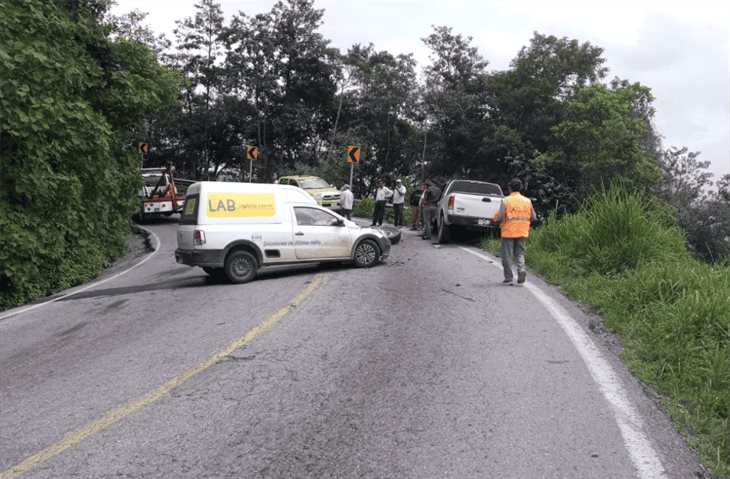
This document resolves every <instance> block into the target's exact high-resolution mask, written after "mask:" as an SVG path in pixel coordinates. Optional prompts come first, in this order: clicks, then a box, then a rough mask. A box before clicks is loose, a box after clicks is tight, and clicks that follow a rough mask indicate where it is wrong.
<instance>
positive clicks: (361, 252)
mask: <svg viewBox="0 0 730 479" xmlns="http://www.w3.org/2000/svg"><path fill="white" fill-rule="evenodd" d="M354 256H355V260H354V261H355V266H357V267H358V268H369V267H371V266H373V265H375V264H376V263H377V262H378V260H379V259H380V250H379V249H378V245H376V244H375V241H373V240H371V239H364V240H362V241H361V242H360V243H359V244H358V245H357V246H355V255H354Z"/></svg>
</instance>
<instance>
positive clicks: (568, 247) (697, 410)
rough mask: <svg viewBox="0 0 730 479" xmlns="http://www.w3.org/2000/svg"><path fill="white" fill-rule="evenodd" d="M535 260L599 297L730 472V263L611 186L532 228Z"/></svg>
mask: <svg viewBox="0 0 730 479" xmlns="http://www.w3.org/2000/svg"><path fill="white" fill-rule="evenodd" d="M526 256H527V261H528V264H529V265H530V267H531V268H533V269H534V270H535V271H537V272H539V273H541V274H542V275H543V276H544V277H545V278H546V279H547V280H548V281H550V282H553V283H556V284H559V285H560V286H561V289H562V290H563V291H565V292H566V293H567V294H568V295H569V296H571V297H573V298H575V299H577V300H579V301H581V302H583V303H584V304H587V305H590V306H593V307H594V308H596V310H597V311H598V312H599V313H600V314H601V316H602V317H603V319H604V324H605V326H606V327H607V328H609V329H610V330H612V331H615V332H616V333H618V334H619V336H620V337H621V342H622V345H623V347H624V350H623V357H624V359H625V360H626V361H627V363H628V364H629V366H630V367H631V369H632V370H633V371H634V373H635V374H636V375H637V376H638V377H639V378H640V379H641V380H643V381H644V382H646V383H647V384H649V385H651V387H652V388H653V389H654V390H655V391H656V393H657V394H658V395H659V398H660V399H661V401H662V405H663V407H664V408H665V410H666V411H667V412H668V413H669V415H670V416H671V417H672V418H673V419H674V420H675V422H676V423H677V424H678V426H679V428H680V430H681V431H682V432H683V433H684V434H685V436H686V437H687V438H688V440H689V442H690V444H693V445H694V446H695V447H696V449H697V450H698V452H699V454H700V456H701V459H702V462H703V464H704V465H706V466H707V467H709V468H711V469H712V470H713V471H714V473H715V474H716V475H717V476H718V477H730V422H729V418H730V298H729V297H728V292H729V291H730V269H728V268H727V267H726V266H720V265H715V266H712V265H708V264H704V263H700V262H698V261H697V260H695V259H693V258H692V257H691V256H690V255H689V253H688V252H687V250H686V248H685V245H684V233H683V232H682V230H680V229H679V228H677V227H676V226H675V225H673V223H672V221H671V216H670V215H669V214H668V212H667V208H666V207H664V206H662V205H661V204H660V203H659V202H657V201H656V200H654V199H653V198H652V197H650V196H647V195H646V194H642V193H631V192H628V191H627V190H625V189H620V188H611V189H609V190H608V191H605V192H603V193H601V194H597V195H595V196H593V197H591V198H590V200H589V201H587V202H586V204H585V205H584V206H583V207H582V208H581V210H580V211H579V212H578V213H576V214H572V215H566V216H563V217H561V218H557V217H556V216H555V215H553V216H552V217H551V218H550V219H549V221H548V223H547V224H546V225H544V226H543V227H541V228H539V229H538V230H536V231H534V232H533V233H532V234H531V235H530V239H529V243H528V248H527V255H526Z"/></svg>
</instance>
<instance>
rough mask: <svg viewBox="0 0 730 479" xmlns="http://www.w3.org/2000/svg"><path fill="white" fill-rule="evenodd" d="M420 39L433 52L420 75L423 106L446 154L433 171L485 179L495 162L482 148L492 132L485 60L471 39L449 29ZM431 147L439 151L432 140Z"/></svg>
mask: <svg viewBox="0 0 730 479" xmlns="http://www.w3.org/2000/svg"><path fill="white" fill-rule="evenodd" d="M422 40H423V42H424V43H425V44H426V46H428V47H429V48H430V49H431V57H430V58H431V61H432V63H431V65H429V66H428V67H426V68H425V71H424V73H425V79H426V88H425V91H424V103H425V105H426V108H427V111H428V116H429V119H430V120H431V121H432V122H433V124H434V126H435V128H436V129H437V130H438V137H437V139H439V140H440V141H441V142H442V146H441V150H442V151H443V152H444V154H443V155H441V156H440V157H438V158H436V161H435V163H434V164H433V166H432V167H431V170H432V171H431V173H432V174H440V175H441V176H450V175H453V174H459V175H460V176H466V177H469V176H470V175H472V174H473V175H477V176H483V175H485V174H486V173H487V172H488V171H490V170H493V169H494V166H495V161H496V159H495V158H493V157H491V156H490V155H489V154H486V150H487V149H488V148H486V145H485V142H487V141H488V139H489V138H490V137H491V136H492V133H493V124H492V122H491V120H490V115H489V111H490V107H489V102H488V96H487V90H486V85H487V79H488V74H487V71H486V67H487V65H488V62H487V61H486V60H485V59H484V58H483V57H482V56H481V55H480V54H479V51H478V49H477V48H476V47H474V46H471V40H472V39H471V37H466V38H464V37H463V36H461V35H455V34H453V33H452V29H451V28H448V27H434V32H433V33H432V34H431V35H429V36H428V37H426V38H423V39H422ZM431 145H432V146H433V147H437V148H438V146H436V145H435V144H434V142H433V141H432V143H431Z"/></svg>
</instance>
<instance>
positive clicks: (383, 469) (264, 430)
mask: <svg viewBox="0 0 730 479" xmlns="http://www.w3.org/2000/svg"><path fill="white" fill-rule="evenodd" d="M145 227H146V228H148V229H149V230H150V231H151V232H152V233H153V235H152V236H151V237H152V244H153V246H154V247H156V248H157V249H156V252H155V253H153V254H151V255H146V256H141V257H139V258H137V259H136V260H135V263H130V264H121V265H118V266H117V267H116V268H115V269H113V270H111V271H109V272H108V273H107V274H106V275H105V277H103V278H102V280H103V281H104V282H102V283H96V282H95V283H93V284H92V285H91V286H90V287H89V286H86V287H85V288H87V289H83V290H82V291H80V292H78V293H76V294H73V295H71V296H65V295H64V294H62V295H59V296H58V297H57V298H56V300H55V301H54V302H51V303H48V304H42V305H38V306H36V307H34V308H33V309H30V310H25V309H23V308H19V309H18V310H13V311H7V312H4V313H0V479H7V478H10V477H20V476H22V477H29V478H67V477H74V478H77V477H82V478H97V477H98V478H102V477H110V478H111V477H114V478H118V477H123V478H137V477H139V478H148V477H160V478H172V477H175V478H183V477H184V478H202V477H236V478H499V479H511V478H515V479H517V478H520V479H529V478H595V479H603V478H621V479H622V478H640V479H645V478H682V479H686V478H693V477H704V476H703V475H702V472H701V471H702V470H701V468H700V466H699V465H698V463H697V460H696V457H695V455H694V454H693V453H692V452H691V451H690V450H689V449H688V448H687V447H686V446H684V444H683V443H682V441H681V439H680V438H679V436H678V435H677V434H676V432H675V431H674V429H673V428H672V426H671V425H670V423H669V422H668V421H667V419H666V418H665V416H664V415H663V414H662V413H661V412H660V411H659V409H658V408H657V406H656V404H655V401H654V399H652V398H651V397H650V396H649V393H648V392H647V391H645V389H644V388H643V387H642V386H641V385H640V384H638V383H637V382H636V381H635V380H634V378H633V377H632V376H631V375H630V374H628V373H627V371H626V369H625V367H624V366H623V365H622V364H621V362H620V361H619V360H618V359H617V357H616V343H615V341H614V340H613V339H612V338H611V336H610V335H607V334H601V333H596V332H595V330H599V331H600V328H596V327H590V326H591V325H594V326H595V325H596V324H599V323H597V322H596V318H592V317H591V316H590V315H587V314H586V313H584V312H583V311H581V310H580V309H579V308H577V307H576V306H575V305H573V304H571V303H570V302H569V301H567V300H565V299H564V298H562V296H561V295H560V294H559V292H557V291H556V290H555V289H554V288H552V287H550V286H548V285H546V284H544V283H543V282H541V281H540V280H539V279H538V278H535V277H534V276H533V275H530V276H528V287H522V286H504V285H502V284H501V278H502V276H501V270H500V268H499V267H497V266H498V260H496V259H494V258H491V257H489V256H488V255H483V254H482V253H479V252H478V251H477V250H476V248H474V247H473V246H468V245H466V246H465V245H444V246H442V247H435V246H433V245H432V244H431V243H430V242H428V241H422V240H421V239H420V238H418V237H417V236H416V235H415V233H414V232H410V231H404V232H403V239H402V240H401V242H400V243H399V244H397V245H394V246H393V249H392V251H391V257H390V258H389V259H388V260H387V261H386V262H385V263H384V264H382V265H379V266H377V267H374V268H371V269H367V270H360V269H355V268H352V267H348V266H341V265H336V266H323V267H307V268H299V269H295V270H291V269H289V270H284V271H281V270H279V271H273V272H269V273H267V274H264V275H262V276H260V277H259V279H257V280H256V281H255V282H252V283H249V284H245V285H230V284H226V283H222V282H216V281H212V280H211V279H210V278H209V277H208V276H207V275H206V274H205V273H204V272H203V271H202V270H201V269H199V268H190V267H187V266H181V265H177V264H176V263H175V260H174V256H173V251H174V248H175V243H174V241H175V229H176V223H175V221H173V220H168V221H160V222H157V223H154V224H148V225H146V226H145ZM157 239H159V242H158V241H157ZM140 263H141V264H140ZM132 264H137V266H136V267H135V268H134V269H132V270H130V271H127V272H124V271H125V270H126V269H127V268H128V267H129V266H131V265H132ZM122 272H124V273H123V274H121V275H119V274H120V273H122ZM80 289H82V288H76V289H73V290H70V291H68V292H65V293H69V292H74V291H79V290H80ZM571 328H574V329H571Z"/></svg>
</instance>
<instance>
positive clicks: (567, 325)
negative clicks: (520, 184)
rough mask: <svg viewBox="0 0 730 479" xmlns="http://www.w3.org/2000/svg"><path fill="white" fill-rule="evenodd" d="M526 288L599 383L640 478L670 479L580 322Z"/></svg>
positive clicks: (537, 290) (534, 289) (638, 418)
mask: <svg viewBox="0 0 730 479" xmlns="http://www.w3.org/2000/svg"><path fill="white" fill-rule="evenodd" d="M459 248H461V249H462V250H464V251H466V252H467V253H471V254H473V255H475V256H478V257H480V258H482V259H484V260H486V261H488V262H490V263H492V264H493V265H494V266H495V267H496V268H499V269H500V270H501V265H499V261H497V259H496V258H490V257H489V256H487V255H485V254H482V253H478V252H476V251H474V250H472V249H469V248H466V247H463V246H460V247H459ZM525 287H526V288H527V290H528V291H529V292H530V293H532V294H533V295H534V296H535V298H537V300H538V301H540V303H542V305H543V306H545V308H546V309H547V310H548V312H549V313H550V314H551V315H552V316H553V318H555V320H556V321H557V322H558V324H559V325H560V327H561V328H562V329H563V331H564V332H565V334H566V335H567V336H568V338H569V339H570V341H571V342H572V343H573V346H574V347H575V349H576V350H577V351H578V354H580V356H581V358H582V359H583V362H584V363H585V365H586V367H587V368H588V371H589V372H590V373H591V376H592V377H593V380H594V381H595V382H596V384H598V387H599V389H600V391H601V393H602V394H603V397H604V398H605V399H606V401H607V402H608V404H609V405H610V407H611V409H612V411H613V415H614V418H615V419H616V423H617V424H618V427H619V430H620V431H621V435H622V436H623V440H624V445H625V446H626V450H627V451H628V452H629V455H630V456H631V461H632V462H633V464H634V467H635V468H636V469H637V472H638V473H639V477H640V478H641V479H666V478H667V476H666V474H665V470H664V467H663V466H662V463H661V461H660V460H659V456H658V454H657V453H656V451H655V450H654V448H653V447H652V445H651V441H650V440H649V438H648V437H647V435H646V433H645V432H644V424H643V421H642V419H641V416H640V415H639V413H638V412H637V411H636V409H635V408H634V406H633V405H632V404H631V401H630V400H629V397H628V395H627V394H626V391H625V390H624V388H623V385H622V384H621V380H620V379H619V378H618V376H616V373H614V371H613V368H611V365H610V364H609V362H608V361H607V360H606V359H605V358H604V357H603V355H602V354H601V351H600V350H599V349H598V347H597V346H596V345H595V343H593V341H592V340H591V338H590V337H589V336H588V335H587V334H586V333H585V331H584V330H583V329H582V328H581V327H580V326H579V325H578V323H577V321H576V320H575V319H573V318H572V317H571V316H570V314H568V313H567V312H566V311H565V310H564V309H563V308H562V307H560V305H558V304H557V303H556V302H555V301H554V300H553V299H551V298H550V297H549V296H548V295H547V294H545V293H544V292H543V291H542V290H540V288H538V287H537V286H535V285H532V284H525Z"/></svg>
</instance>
